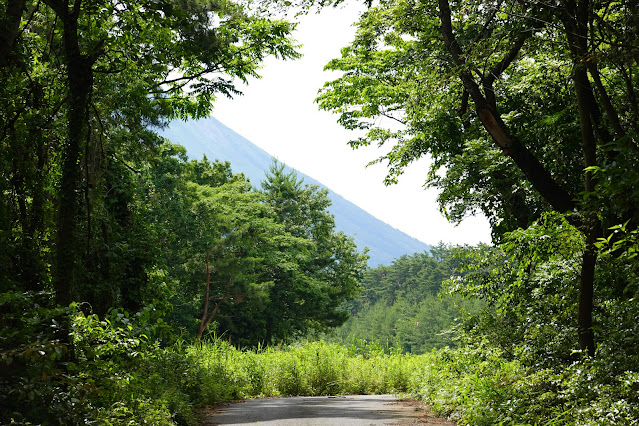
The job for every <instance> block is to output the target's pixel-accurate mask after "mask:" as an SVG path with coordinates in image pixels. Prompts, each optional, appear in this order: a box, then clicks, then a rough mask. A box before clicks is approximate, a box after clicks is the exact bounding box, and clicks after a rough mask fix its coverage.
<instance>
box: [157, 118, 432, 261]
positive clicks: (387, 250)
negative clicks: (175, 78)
mask: <svg viewBox="0 0 639 426" xmlns="http://www.w3.org/2000/svg"><path fill="white" fill-rule="evenodd" d="M160 134H161V135H162V136H164V137H165V138H167V139H169V140H170V141H171V142H173V143H175V144H179V145H182V146H184V147H185V148H186V150H187V153H188V155H189V157H191V158H195V159H199V158H202V155H206V157H207V158H208V159H210V160H214V159H218V160H222V161H229V162H230V163H231V167H232V169H233V171H234V172H236V173H237V172H242V173H244V174H245V175H246V176H247V177H248V178H249V179H250V180H251V182H252V183H253V185H254V186H256V187H260V182H261V181H262V180H264V175H265V172H266V171H268V169H269V166H270V165H271V163H272V158H273V156H272V155H270V154H269V153H267V152H266V151H264V150H263V149H261V148H259V147H258V146H256V145H254V144H253V143H251V142H250V141H249V140H247V139H246V138H244V137H242V136H240V135H239V134H237V133H235V132H234V131H233V130H231V129H229V128H228V127H226V126H225V125H223V124H222V123H220V122H219V121H218V120H216V119H215V118H213V117H209V118H207V119H202V120H197V121H187V122H184V121H174V122H172V123H171V124H170V126H169V127H168V128H166V129H163V130H162V131H161V132H160ZM289 170H292V169H290V168H289ZM296 172H297V174H298V176H299V177H300V178H303V179H304V183H305V184H311V185H318V186H320V187H322V188H326V186H324V185H322V184H321V183H320V182H318V181H317V180H315V179H313V178H311V177H310V176H306V175H305V174H303V173H300V172H299V171H296ZM326 189H328V191H329V197H330V199H331V201H332V202H333V205H332V206H331V208H330V211H331V213H332V214H333V215H334V216H335V225H336V227H337V229H338V230H340V231H343V232H344V233H345V234H346V235H349V236H352V237H353V238H354V239H355V243H356V244H357V247H358V248H359V249H360V250H362V249H363V248H364V247H368V248H369V253H368V254H369V255H370V260H369V261H368V265H369V266H371V267H376V266H378V265H390V264H391V263H392V261H393V260H394V259H397V258H398V257H400V256H402V255H404V254H413V253H417V252H423V251H425V250H428V249H429V246H428V245H427V244H425V243H423V242H421V241H419V240H417V239H415V238H413V237H411V236H409V235H407V234H405V233H403V232H401V231H399V230H397V229H395V228H393V227H392V226H390V225H388V224H386V223H384V222H382V221H381V220H379V219H377V218H375V217H374V216H372V215H371V214H370V213H367V212H366V211H364V210H362V209H361V208H359V207H357V206H356V205H355V204H353V203H351V202H350V201H348V200H346V199H345V198H344V197H342V196H341V195H339V194H337V193H335V192H334V191H332V190H331V189H330V188H326Z"/></svg>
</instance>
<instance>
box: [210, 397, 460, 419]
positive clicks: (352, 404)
mask: <svg viewBox="0 0 639 426" xmlns="http://www.w3.org/2000/svg"><path fill="white" fill-rule="evenodd" d="M255 424H258V425H260V426H274V425H278V426H320V425H321V426H331V425H335V426H337V425H339V426H369V425H412V424H430V425H453V423H451V422H448V421H446V420H444V419H440V418H437V417H435V416H434V414H432V413H430V412H429V411H428V410H427V409H426V408H425V407H424V406H423V405H422V404H421V403H419V402H416V401H412V400H406V399H397V398H396V397H394V396H392V395H350V396H340V397H332V396H329V397H327V396H319V397H318V396H316V397H291V398H267V399H254V400H248V401H241V402H235V403H229V404H224V405H221V406H218V407H215V408H212V409H209V410H207V411H205V412H204V421H203V423H202V425H203V426H213V425H255Z"/></svg>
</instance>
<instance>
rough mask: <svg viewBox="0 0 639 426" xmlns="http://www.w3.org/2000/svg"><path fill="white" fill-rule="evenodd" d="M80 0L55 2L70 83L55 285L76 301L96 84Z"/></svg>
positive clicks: (59, 294)
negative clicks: (84, 152) (84, 150)
mask: <svg viewBox="0 0 639 426" xmlns="http://www.w3.org/2000/svg"><path fill="white" fill-rule="evenodd" d="M79 3H80V0H78V1H77V2H76V4H75V5H74V10H73V11H69V10H68V9H67V8H66V6H65V5H61V4H59V3H56V2H51V6H52V8H53V9H54V10H55V12H56V13H57V14H58V16H59V17H60V19H61V21H62V24H63V26H64V30H63V31H64V34H63V40H64V52H65V62H66V66H67V83H68V87H69V95H70V100H69V109H68V112H67V114H68V115H67V137H66V141H65V144H64V147H63V150H62V152H63V154H62V157H63V163H62V180H61V185H60V200H59V203H60V205H59V211H58V235H57V246H56V251H57V253H56V262H55V276H54V286H55V290H56V302H58V303H59V304H61V305H64V306H66V305H68V304H69V303H71V302H72V301H73V291H74V276H75V271H76V262H77V258H78V256H77V253H78V244H77V241H76V238H75V234H76V225H77V217H78V196H77V189H78V185H79V182H80V147H81V146H82V142H83V141H84V140H85V139H86V138H87V137H88V127H89V125H88V113H89V100H90V95H91V90H92V88H93V70H92V61H91V60H89V58H88V57H87V56H86V55H83V54H82V53H81V51H80V43H79V38H78V14H79Z"/></svg>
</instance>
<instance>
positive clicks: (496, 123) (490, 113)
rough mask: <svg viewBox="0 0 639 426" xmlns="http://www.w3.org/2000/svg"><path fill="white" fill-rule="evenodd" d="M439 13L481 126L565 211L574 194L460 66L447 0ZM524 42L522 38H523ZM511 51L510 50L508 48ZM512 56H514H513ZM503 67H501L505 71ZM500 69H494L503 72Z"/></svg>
mask: <svg viewBox="0 0 639 426" xmlns="http://www.w3.org/2000/svg"><path fill="white" fill-rule="evenodd" d="M439 16H440V20H441V33H442V37H443V40H444V44H445V45H446V48H447V50H448V51H449V53H450V54H451V56H452V58H453V62H454V63H455V65H457V66H458V67H462V69H461V70H459V71H458V73H457V75H458V77H459V78H460V80H461V81H462V84H463V85H464V88H465V89H466V91H467V92H468V93H469V95H470V97H471V98H472V100H473V103H474V104H475V110H476V112H477V116H478V117H479V119H480V121H481V123H482V125H483V126H484V128H485V129H486V130H487V131H488V133H489V134H490V136H491V138H492V139H493V141H494V142H495V143H496V144H497V146H498V147H499V148H500V149H501V150H502V151H503V152H504V154H506V155H508V156H509V157H510V158H512V160H513V161H514V162H515V164H516V165H517V167H519V169H520V170H521V171H522V172H523V173H524V175H525V176H526V178H527V179H528V181H529V182H530V183H531V184H532V185H533V187H534V188H535V189H536V190H537V191H538V192H539V194H540V195H541V196H542V197H543V198H544V199H545V200H546V201H547V202H548V203H549V204H550V205H551V206H552V207H553V208H554V209H555V210H557V211H559V212H562V213H563V212H567V211H571V210H573V209H574V207H575V203H574V201H573V198H574V197H573V196H571V194H570V193H568V192H567V191H566V190H564V189H563V188H562V187H560V186H559V184H558V183H557V182H556V181H555V180H554V179H553V177H552V176H551V174H550V173H549V172H548V170H546V169H545V168H544V166H543V165H542V164H541V163H540V162H539V160H538V159H537V157H535V156H534V155H533V154H532V153H531V152H530V151H529V150H528V149H527V148H526V147H525V146H524V145H523V144H522V143H521V142H520V141H519V140H518V139H517V138H516V137H515V136H513V135H512V134H510V132H509V130H508V127H507V126H506V124H505V123H504V122H503V120H502V119H501V117H500V116H499V115H498V114H497V112H496V111H495V110H494V109H493V108H491V106H490V102H489V101H488V100H487V99H486V97H485V96H484V95H483V94H482V93H481V90H480V88H479V85H478V84H477V82H476V81H475V80H474V79H473V78H472V76H471V74H470V73H469V72H468V71H465V70H464V69H463V67H464V66H465V65H466V64H465V61H464V59H463V50H462V49H461V47H460V46H459V43H458V42H457V40H456V38H455V35H454V34H453V28H452V22H451V11H450V5H449V3H448V0H439ZM522 43H523V41H522ZM509 54H510V55H512V54H513V49H511V50H510V51H509ZM509 58H510V56H509V55H506V57H505V58H504V60H503V61H502V62H503V65H509V64H510V63H511V62H512V59H511V60H510V62H509ZM513 59H514V57H513ZM505 69H506V68H504V69H503V70H505ZM503 70H501V71H499V69H496V71H499V72H503Z"/></svg>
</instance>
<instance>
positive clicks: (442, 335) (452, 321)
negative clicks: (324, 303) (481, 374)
mask: <svg viewBox="0 0 639 426" xmlns="http://www.w3.org/2000/svg"><path fill="white" fill-rule="evenodd" d="M458 264H459V261H458V260H457V259H456V258H455V250H454V249H453V248H450V247H447V246H445V245H443V244H440V245H438V246H436V247H431V249H430V250H429V252H424V253H416V254H414V255H404V256H402V257H400V258H399V259H396V260H395V261H394V262H393V263H392V264H391V265H388V266H380V267H378V268H373V269H368V270H366V272H365V273H364V276H363V280H362V292H361V293H360V294H359V296H358V297H357V299H355V300H354V301H352V302H348V303H347V306H348V308H349V310H350V312H351V315H352V316H351V317H350V318H349V319H348V320H347V321H346V323H345V324H344V325H343V326H341V327H340V328H338V329H337V330H335V331H334V332H332V337H331V338H335V339H337V341H339V342H341V343H343V344H345V345H349V344H351V343H353V341H357V340H365V341H367V342H376V343H377V344H379V345H381V346H387V347H393V348H400V349H401V350H402V351H404V352H406V353H423V352H426V351H429V350H431V349H433V348H442V347H446V346H451V347H452V346H455V342H454V341H453V336H454V333H453V330H452V329H453V327H454V326H455V325H456V324H459V320H461V318H462V316H463V315H464V312H467V311H475V310H477V309H478V308H477V307H476V305H478V304H479V303H480V302H476V301H463V300H461V298H459V297H449V296H445V295H442V294H440V290H441V289H442V285H443V284H444V282H445V281H446V280H448V279H449V278H451V277H452V276H453V274H454V273H455V269H456V266H457V265H458Z"/></svg>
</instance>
